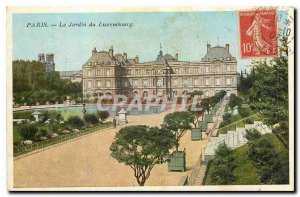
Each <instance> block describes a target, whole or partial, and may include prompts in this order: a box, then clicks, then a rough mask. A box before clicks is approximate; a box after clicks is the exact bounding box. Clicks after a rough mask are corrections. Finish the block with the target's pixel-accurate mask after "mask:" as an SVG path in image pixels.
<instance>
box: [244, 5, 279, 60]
mask: <svg viewBox="0 0 300 197" xmlns="http://www.w3.org/2000/svg"><path fill="white" fill-rule="evenodd" d="M239 30H240V54H241V57H242V58H260V57H274V56H277V55H278V36H277V34H278V33H277V13H276V10H275V9H263V10H261V9H254V10H249V11H240V12H239Z"/></svg>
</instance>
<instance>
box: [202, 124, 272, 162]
mask: <svg viewBox="0 0 300 197" xmlns="http://www.w3.org/2000/svg"><path fill="white" fill-rule="evenodd" d="M247 129H257V130H258V131H259V132H260V133H261V134H262V135H263V134H266V133H272V130H271V129H270V128H269V127H268V126H267V125H264V124H263V123H262V122H261V121H254V123H253V124H245V128H239V127H236V130H235V131H228V132H227V133H226V134H219V136H216V137H213V136H211V137H210V140H209V143H208V144H207V146H206V147H205V148H204V162H205V163H206V162H208V161H209V160H211V159H213V157H214V155H215V151H216V149H217V148H218V146H219V144H221V143H225V144H226V145H227V146H228V147H229V148H231V149H235V148H237V147H240V146H242V145H244V144H246V143H247V141H248V140H247V139H246V137H245V136H246V130H247Z"/></svg>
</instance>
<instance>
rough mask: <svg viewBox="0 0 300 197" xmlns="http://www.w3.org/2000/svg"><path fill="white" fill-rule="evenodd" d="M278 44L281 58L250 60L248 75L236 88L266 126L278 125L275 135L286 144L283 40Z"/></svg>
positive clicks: (284, 40) (285, 69) (286, 59)
mask: <svg viewBox="0 0 300 197" xmlns="http://www.w3.org/2000/svg"><path fill="white" fill-rule="evenodd" d="M280 41H281V46H280V54H281V55H280V56H279V57H276V58H273V59H271V60H260V61H254V62H253V63H252V70H251V73H250V74H248V75H246V76H244V77H243V79H242V80H241V84H239V87H240V88H238V89H242V90H243V91H244V92H243V95H248V96H249V101H250V106H251V108H252V109H253V110H254V111H256V112H257V113H260V114H261V115H262V116H263V119H264V122H265V123H266V124H267V125H268V126H273V125H275V124H277V123H279V125H280V126H279V128H278V131H279V134H280V135H281V136H282V138H283V139H284V140H285V141H286V143H288V136H289V135H288V120H289V115H288V114H289V113H288V110H289V105H288V104H289V99H288V81H289V80H288V47H287V39H286V38H284V37H283V38H281V39H280ZM248 78H249V79H248ZM248 81H249V82H250V83H249V84H247V85H246V83H247V82H248ZM241 86H242V87H241ZM246 89H247V91H246Z"/></svg>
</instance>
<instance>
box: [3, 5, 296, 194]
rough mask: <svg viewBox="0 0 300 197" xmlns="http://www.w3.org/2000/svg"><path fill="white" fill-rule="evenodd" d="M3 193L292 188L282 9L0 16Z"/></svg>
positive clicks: (289, 31)
mask: <svg viewBox="0 0 300 197" xmlns="http://www.w3.org/2000/svg"><path fill="white" fill-rule="evenodd" d="M6 28H7V79H8V81H7V95H8V96H7V170H8V171H7V183H8V190H9V191H294V190H295V185H294V183H295V180H294V177H295V166H294V162H295V160H294V159H295V158H294V150H295V144H294V136H295V135H294V66H295V65H294V57H295V56H294V53H295V48H294V40H295V35H294V9H293V8H291V7H235V8H234V7H230V8H229V7H218V8H216V7H215V8H214V7H211V8H200V7H180V8H179V7H127V8H124V7H7V27H6Z"/></svg>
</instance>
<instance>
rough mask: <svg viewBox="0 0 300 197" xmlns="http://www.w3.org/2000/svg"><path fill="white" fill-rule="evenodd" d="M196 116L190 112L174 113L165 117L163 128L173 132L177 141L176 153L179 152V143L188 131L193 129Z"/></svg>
mask: <svg viewBox="0 0 300 197" xmlns="http://www.w3.org/2000/svg"><path fill="white" fill-rule="evenodd" d="M193 122H194V116H192V115H191V114H190V113H189V112H174V113H171V114H167V115H166V116H165V117H164V121H163V124H162V128H164V129H166V130H168V131H170V132H172V133H173V134H174V135H175V139H176V151H178V147H179V141H180V139H181V138H182V137H183V136H184V134H185V133H186V131H187V130H189V129H191V128H192V127H191V124H192V123H193Z"/></svg>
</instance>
